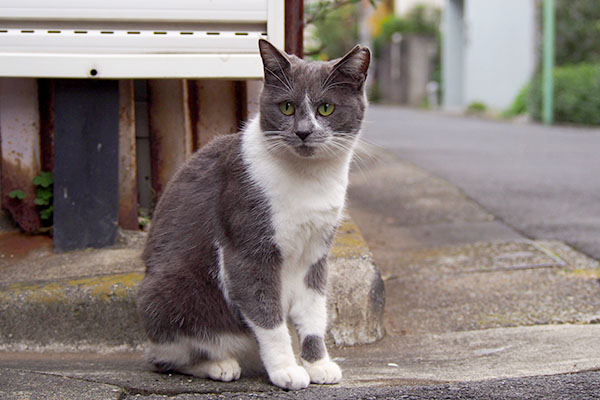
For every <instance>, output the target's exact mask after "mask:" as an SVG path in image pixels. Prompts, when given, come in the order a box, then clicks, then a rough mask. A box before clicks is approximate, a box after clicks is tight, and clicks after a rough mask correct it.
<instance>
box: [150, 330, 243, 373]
mask: <svg viewBox="0 0 600 400" xmlns="http://www.w3.org/2000/svg"><path fill="white" fill-rule="evenodd" d="M251 347H252V341H251V340H250V338H248V337H245V336H240V337H233V336H232V337H226V338H219V340H215V341H212V342H210V343H208V342H201V341H198V340H195V339H190V338H179V339H178V340H176V341H173V342H168V343H160V344H159V343H150V345H149V347H148V349H147V351H146V359H147V360H148V362H150V363H151V364H153V365H154V367H155V369H156V370H158V371H160V372H168V371H173V372H179V373H182V374H185V375H193V376H196V377H199V378H210V379H213V380H217V381H223V382H229V381H232V380H237V379H239V378H240V376H241V373H242V369H241V367H240V364H239V363H238V361H237V357H239V356H240V355H242V354H244V353H245V352H247V351H249V350H251Z"/></svg>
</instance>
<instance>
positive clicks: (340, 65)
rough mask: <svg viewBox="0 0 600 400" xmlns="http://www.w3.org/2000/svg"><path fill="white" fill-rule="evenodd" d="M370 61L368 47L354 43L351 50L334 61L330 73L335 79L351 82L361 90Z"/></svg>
mask: <svg viewBox="0 0 600 400" xmlns="http://www.w3.org/2000/svg"><path fill="white" fill-rule="evenodd" d="M370 62H371V52H370V51H369V48H368V47H364V46H360V45H356V46H355V47H354V48H353V49H352V50H350V51H349V52H348V54H346V55H345V56H344V57H342V58H341V59H340V60H339V61H338V62H336V63H335V64H334V66H333V68H332V70H331V75H333V77H334V78H335V79H336V80H343V81H348V82H353V83H354V84H355V85H356V88H357V89H359V90H362V88H363V86H364V83H365V81H366V79H367V70H368V69H369V63H370Z"/></svg>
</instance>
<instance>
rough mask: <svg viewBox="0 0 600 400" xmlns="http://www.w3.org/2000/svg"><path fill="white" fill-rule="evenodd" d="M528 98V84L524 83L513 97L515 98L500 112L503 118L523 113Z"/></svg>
mask: <svg viewBox="0 0 600 400" xmlns="http://www.w3.org/2000/svg"><path fill="white" fill-rule="evenodd" d="M528 99H529V84H527V85H525V86H524V87H523V88H522V89H521V90H520V91H519V94H517V97H515V100H514V101H513V103H512V104H511V105H510V107H509V108H508V109H506V110H505V111H504V112H503V113H502V117H504V118H512V117H516V116H517V115H521V114H525V113H526V112H527V101H528Z"/></svg>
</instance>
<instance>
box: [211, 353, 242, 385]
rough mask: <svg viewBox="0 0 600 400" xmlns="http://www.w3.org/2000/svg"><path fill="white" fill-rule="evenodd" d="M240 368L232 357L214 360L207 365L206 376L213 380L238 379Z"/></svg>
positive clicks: (227, 380)
mask: <svg viewBox="0 0 600 400" xmlns="http://www.w3.org/2000/svg"><path fill="white" fill-rule="evenodd" d="M241 374H242V369H241V368H240V364H238V362H237V361H236V360H234V359H233V358H230V359H229V360H223V361H215V362H212V363H210V365H208V377H209V378H210V379H213V380H215V381H223V382H230V381H235V380H238V379H240V375H241Z"/></svg>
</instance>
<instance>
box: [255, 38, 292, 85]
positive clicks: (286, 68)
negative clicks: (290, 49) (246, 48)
mask: <svg viewBox="0 0 600 400" xmlns="http://www.w3.org/2000/svg"><path fill="white" fill-rule="evenodd" d="M258 48H259V50H260V56H261V58H262V61H263V67H264V71H265V83H268V84H272V85H276V86H283V87H286V86H287V85H286V83H285V82H288V79H287V78H286V75H288V74H289V72H290V69H291V63H290V60H289V59H288V57H287V56H286V55H285V53H283V52H281V51H279V50H278V49H277V48H276V47H275V46H273V45H272V44H271V43H269V42H268V41H266V40H264V39H259V40H258Z"/></svg>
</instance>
